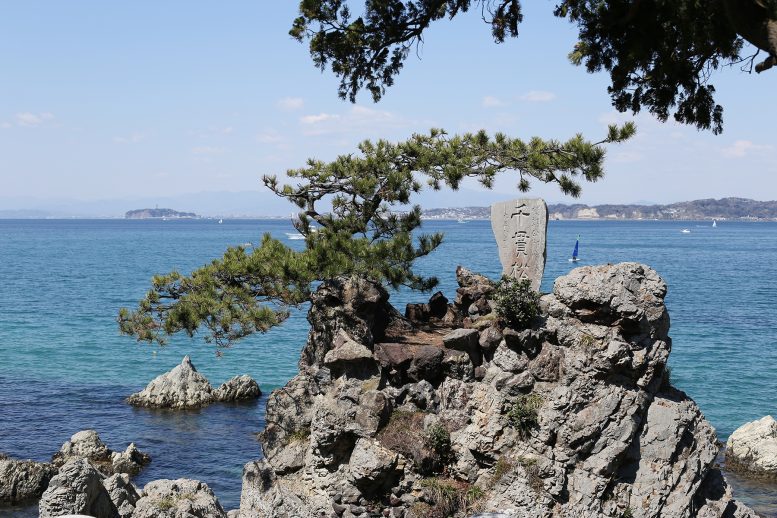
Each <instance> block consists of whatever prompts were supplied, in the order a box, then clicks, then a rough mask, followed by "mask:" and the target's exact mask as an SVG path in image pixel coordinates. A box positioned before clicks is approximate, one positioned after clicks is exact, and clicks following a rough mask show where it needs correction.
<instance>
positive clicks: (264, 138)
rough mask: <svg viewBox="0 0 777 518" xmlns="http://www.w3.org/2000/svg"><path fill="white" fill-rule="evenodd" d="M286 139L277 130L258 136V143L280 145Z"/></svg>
mask: <svg viewBox="0 0 777 518" xmlns="http://www.w3.org/2000/svg"><path fill="white" fill-rule="evenodd" d="M284 140H285V139H284V138H283V136H282V135H281V134H280V133H278V132H277V131H275V130H268V131H263V132H261V133H259V134H258V135H256V141H257V142H259V143H260V144H280V143H281V142H283V141H284Z"/></svg>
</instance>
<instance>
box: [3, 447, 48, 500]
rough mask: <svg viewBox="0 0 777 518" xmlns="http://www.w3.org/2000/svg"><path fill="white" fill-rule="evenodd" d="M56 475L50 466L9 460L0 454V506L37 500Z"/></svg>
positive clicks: (29, 461) (27, 461) (30, 461)
mask: <svg viewBox="0 0 777 518" xmlns="http://www.w3.org/2000/svg"><path fill="white" fill-rule="evenodd" d="M56 473H57V468H56V467H54V466H53V465H51V464H47V463H44V462H35V461H32V460H17V459H11V458H9V457H7V456H5V455H3V454H1V453H0V506H2V505H4V504H18V503H24V502H28V501H31V500H37V499H38V498H40V496H41V495H42V494H43V492H44V491H45V490H46V487H48V485H49V480H51V478H52V477H53V476H54V475H56Z"/></svg>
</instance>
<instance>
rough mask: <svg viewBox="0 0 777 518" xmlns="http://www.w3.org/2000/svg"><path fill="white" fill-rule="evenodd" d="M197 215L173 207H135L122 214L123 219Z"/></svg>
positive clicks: (191, 217)
mask: <svg viewBox="0 0 777 518" xmlns="http://www.w3.org/2000/svg"><path fill="white" fill-rule="evenodd" d="M199 217H200V216H198V215H197V214H195V213H194V212H178V211H177V210H173V209H135V210H129V211H127V213H126V214H124V219H156V218H159V219H161V218H170V219H196V218H199Z"/></svg>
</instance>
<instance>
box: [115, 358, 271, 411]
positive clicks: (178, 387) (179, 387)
mask: <svg viewBox="0 0 777 518" xmlns="http://www.w3.org/2000/svg"><path fill="white" fill-rule="evenodd" d="M261 394H262V392H261V390H259V385H258V384H257V383H256V381H254V380H253V379H252V378H251V377H250V376H245V375H244V376H235V377H234V378H232V379H230V380H228V381H226V382H225V383H224V384H222V385H221V386H220V387H219V388H217V389H216V390H213V388H212V387H211V385H210V382H209V381H208V379H207V378H206V377H205V376H203V375H202V374H200V373H199V372H197V369H196V368H195V367H194V364H192V361H191V359H190V358H189V356H184V358H183V360H182V361H181V363H180V365H177V366H175V367H174V368H173V369H172V370H171V371H170V372H166V373H164V374H161V375H159V376H157V377H156V378H154V379H153V380H152V381H151V382H150V383H149V384H148V385H147V386H146V388H145V389H143V390H142V391H141V392H137V393H135V394H132V395H131V396H129V397H128V398H127V403H129V404H130V405H133V406H142V407H151V408H172V409H187V408H201V407H204V406H207V405H209V404H211V403H213V402H214V401H222V402H228V401H243V400H248V399H256V398H258V397H259V396H260V395H261Z"/></svg>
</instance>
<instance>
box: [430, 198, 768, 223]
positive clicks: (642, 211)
mask: <svg viewBox="0 0 777 518" xmlns="http://www.w3.org/2000/svg"><path fill="white" fill-rule="evenodd" d="M548 216H549V217H550V219H554V220H563V219H576V220H585V219H590V220H597V219H608V220H617V219H623V220H626V219H629V220H640V219H659V220H704V219H720V220H745V221H777V201H756V200H750V199H747V198H722V199H720V200H715V199H712V198H710V199H705V200H694V201H683V202H678V203H670V204H668V205H594V206H590V205H583V204H573V205H567V204H563V203H555V204H549V205H548ZM490 217H491V208H490V207H458V208H443V209H427V210H424V211H423V218H425V219H464V220H468V219H490Z"/></svg>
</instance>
